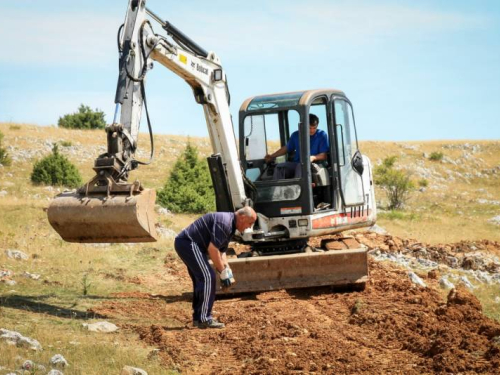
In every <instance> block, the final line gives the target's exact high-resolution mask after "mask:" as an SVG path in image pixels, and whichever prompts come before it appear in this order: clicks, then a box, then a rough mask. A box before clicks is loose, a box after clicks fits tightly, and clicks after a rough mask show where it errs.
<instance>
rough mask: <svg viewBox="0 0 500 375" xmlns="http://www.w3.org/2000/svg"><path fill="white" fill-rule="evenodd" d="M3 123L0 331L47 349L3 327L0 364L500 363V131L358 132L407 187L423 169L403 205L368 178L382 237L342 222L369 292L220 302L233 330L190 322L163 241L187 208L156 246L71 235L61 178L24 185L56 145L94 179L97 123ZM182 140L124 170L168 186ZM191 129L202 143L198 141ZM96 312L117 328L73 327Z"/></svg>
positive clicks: (186, 290) (185, 289)
mask: <svg viewBox="0 0 500 375" xmlns="http://www.w3.org/2000/svg"><path fill="white" fill-rule="evenodd" d="M0 131H1V132H2V133H3V134H4V135H5V137H4V140H3V146H4V147H5V148H6V149H7V151H8V153H9V155H10V156H11V158H12V160H13V163H12V165H11V166H2V167H0V329H6V330H9V331H16V332H19V333H20V334H22V335H24V336H27V337H31V338H33V339H36V340H38V342H39V343H40V345H41V346H43V351H32V350H30V349H29V348H28V349H26V348H22V347H16V346H13V345H9V344H7V343H6V342H5V340H2V339H0V353H2V355H1V356H0V374H4V373H5V374H6V373H9V372H11V371H15V370H19V369H20V367H21V366H22V365H23V363H24V362H25V361H26V360H28V359H29V360H32V361H34V362H35V363H37V364H40V365H43V366H44V367H46V369H47V371H48V370H49V366H50V364H49V362H50V358H52V357H53V356H54V355H56V354H62V355H63V356H64V357H65V358H66V359H67V360H68V362H69V367H67V368H65V369H64V373H65V374H83V373H85V374H107V373H119V372H120V370H121V369H122V368H123V367H124V366H125V365H130V366H134V367H139V368H143V369H145V370H146V371H148V373H149V374H165V373H179V372H182V373H214V374H217V373H270V374H274V373H292V372H306V373H307V372H317V373H332V374H335V373H349V374H359V373H367V374H368V373H400V372H403V371H404V372H406V373H409V374H420V373H434V372H445V373H495V372H496V373H500V372H499V371H498V369H499V368H500V324H499V321H500V297H499V296H500V261H499V260H498V258H499V257H500V141H453V142H452V141H432V142H361V143H360V148H361V150H362V152H363V153H365V154H366V155H368V156H369V157H370V159H371V160H372V162H373V164H374V165H376V164H378V163H380V162H381V161H382V160H383V159H384V158H385V157H388V156H392V155H396V156H397V157H398V160H397V165H398V166H400V167H401V168H403V169H407V170H408V171H410V172H411V173H412V176H413V179H414V180H415V181H416V182H417V184H418V182H419V181H422V180H426V181H427V183H426V184H423V183H421V186H420V190H416V191H415V192H413V193H412V195H411V199H410V200H409V201H408V204H407V206H406V207H405V210H403V211H400V212H389V211H384V209H383V207H384V205H385V204H386V203H385V197H384V194H383V192H382V191H380V190H379V189H378V188H377V201H378V202H379V208H380V209H381V210H380V213H379V220H378V223H377V224H378V226H380V227H382V228H384V229H385V230H386V231H387V232H388V233H385V234H378V233H374V232H365V231H359V232H353V233H348V234H347V235H351V236H353V237H354V238H355V239H356V240H357V241H358V242H360V243H361V244H363V245H364V246H366V247H367V248H368V249H369V250H370V254H371V255H370V269H371V273H370V282H369V283H368V285H367V287H366V289H365V290H364V291H361V292H359V291H358V292H352V291H349V293H344V292H345V291H338V290H335V291H332V290H331V289H330V288H316V289H314V290H311V289H304V290H301V291H276V292H268V293H261V294H258V295H248V296H240V297H238V298H227V299H223V300H220V301H217V302H216V305H215V310H216V314H217V315H218V316H220V317H221V319H222V320H223V321H224V322H226V323H227V324H228V327H227V328H226V329H225V330H222V331H217V332H213V331H203V330H195V329H192V328H190V325H189V323H190V298H191V296H190V280H189V277H188V275H187V272H186V270H185V268H184V266H183V265H182V263H181V262H180V261H179V259H178V258H177V256H176V255H175V252H174V251H173V248H172V240H173V237H172V234H173V233H174V232H177V231H179V230H180V229H181V228H183V227H184V226H185V225H187V224H188V223H189V222H191V221H192V220H193V219H194V216H190V215H172V214H171V213H168V212H165V211H163V212H162V213H161V215H160V217H159V219H160V223H161V226H162V227H163V229H164V230H163V231H162V233H163V235H162V237H161V239H160V241H159V242H157V243H154V244H137V245H129V244H121V245H99V246H96V245H81V244H68V243H65V242H63V241H62V240H60V238H59V236H58V235H57V234H56V233H55V232H54V231H53V230H52V229H51V228H50V226H49V225H48V223H47V220H46V213H45V211H44V209H45V208H46V207H47V205H48V203H49V201H50V199H52V197H53V196H54V195H55V194H56V193H57V192H58V191H59V189H58V188H53V187H43V186H33V185H32V184H31V183H30V180H29V175H30V172H31V168H32V165H33V163H34V161H36V160H37V159H39V158H41V157H43V156H44V155H46V154H48V153H49V152H50V151H51V149H52V146H53V144H54V143H55V142H60V143H61V142H62V143H61V147H60V151H61V153H63V154H64V155H66V156H67V157H68V158H69V159H70V160H71V161H72V162H73V163H75V164H76V165H77V167H78V169H79V170H80V172H81V173H82V175H83V178H84V179H89V178H90V177H92V176H93V171H92V168H91V166H92V163H93V160H94V158H95V157H96V156H97V155H98V154H100V153H102V152H104V151H105V147H106V144H105V142H106V141H105V134H104V132H103V131H75V130H65V129H58V128H54V127H37V126H32V125H24V124H9V123H3V124H0ZM187 141H188V138H187V137H180V136H167V135H161V136H155V147H156V155H155V157H156V161H155V163H154V164H153V165H152V166H148V167H141V168H140V169H139V170H138V171H135V172H134V174H133V176H132V179H135V178H138V179H140V180H141V181H142V182H143V184H144V185H146V186H149V187H154V188H160V187H162V185H163V184H164V182H165V181H166V179H167V177H168V173H169V170H170V168H171V167H172V166H173V162H174V161H175V159H176V158H177V156H179V155H180V154H181V152H182V151H183V149H184V147H185V145H186V142H187ZM190 141H191V142H192V143H193V144H195V145H196V146H197V147H198V148H199V150H200V153H201V154H202V155H204V156H206V155H209V154H210V143H209V140H208V139H207V138H198V137H191V138H190ZM148 143H149V141H148V137H147V135H146V134H141V137H140V145H141V146H142V147H144V148H143V149H142V150H141V151H140V152H139V158H140V159H142V160H147V159H148V158H149V146H148ZM433 152H440V153H442V154H443V157H442V159H441V160H440V161H433V160H431V158H430V155H431V154H432V153H433ZM423 185H426V186H423ZM16 254H18V255H19V256H18V257H17V258H18V259H16ZM21 254H24V255H25V256H23V255H21ZM413 275H414V276H417V278H416V279H415V278H414V276H413ZM235 276H236V277H237V275H235ZM412 280H413V281H412ZM415 280H417V281H415ZM418 280H420V281H422V282H423V283H424V284H425V286H423V285H422V284H419V282H418ZM445 281H446V282H448V284H446V283H445ZM451 283H452V284H454V286H456V288H451V287H450V285H451ZM103 320H107V321H109V322H113V323H114V324H116V325H117V326H118V327H119V328H120V329H119V331H118V332H115V333H110V334H104V333H92V332H89V331H87V330H86V329H85V328H84V327H83V326H82V323H91V322H96V321H103ZM0 336H2V333H0ZM36 373H46V372H43V371H42V370H41V369H40V370H39V371H38V372H36Z"/></svg>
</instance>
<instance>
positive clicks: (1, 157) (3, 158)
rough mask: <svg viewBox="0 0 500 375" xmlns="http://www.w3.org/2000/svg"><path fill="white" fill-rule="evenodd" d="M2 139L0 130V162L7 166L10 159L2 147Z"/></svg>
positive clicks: (10, 161)
mask: <svg viewBox="0 0 500 375" xmlns="http://www.w3.org/2000/svg"><path fill="white" fill-rule="evenodd" d="M2 141H3V133H2V132H0V164H2V165H5V166H9V165H10V164H11V163H12V160H11V158H10V156H9V154H8V153H7V150H6V149H5V148H3V147H2Z"/></svg>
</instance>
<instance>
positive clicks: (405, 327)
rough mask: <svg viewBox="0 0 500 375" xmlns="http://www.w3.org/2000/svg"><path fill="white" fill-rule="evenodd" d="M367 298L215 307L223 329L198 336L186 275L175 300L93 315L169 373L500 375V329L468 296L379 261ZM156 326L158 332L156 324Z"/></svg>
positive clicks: (121, 305)
mask: <svg viewBox="0 0 500 375" xmlns="http://www.w3.org/2000/svg"><path fill="white" fill-rule="evenodd" d="M370 269H371V275H370V277H371V279H370V281H369V283H368V285H367V287H366V289H365V290H364V291H362V292H349V293H344V292H342V291H338V290H336V291H333V290H331V289H330V288H315V289H303V290H295V291H283V290H282V291H275V292H268V293H261V294H256V295H253V294H252V295H246V296H240V297H237V298H230V299H222V300H218V301H217V302H216V304H215V311H214V314H215V315H216V316H217V317H219V318H220V319H221V320H222V321H223V322H225V323H226V324H227V327H226V328H225V329H223V330H198V329H193V328H191V325H190V321H191V316H190V315H191V312H190V302H189V301H190V294H189V293H186V292H187V291H188V290H189V288H190V287H189V282H188V279H187V275H180V277H181V278H182V280H180V281H181V284H180V287H179V290H173V291H172V293H173V294H172V295H169V296H151V295H140V294H131V295H130V298H124V297H127V296H126V295H123V293H122V294H121V295H120V296H121V297H122V299H121V300H115V301H108V302H105V303H104V304H103V305H101V307H100V308H98V309H96V310H95V311H94V312H97V313H99V314H101V315H106V316H108V317H109V318H116V320H120V318H123V317H127V319H126V322H127V323H125V324H122V328H124V329H130V330H133V331H134V332H137V333H138V334H139V336H140V337H141V339H142V340H144V342H145V343H147V344H148V345H150V346H151V347H152V348H158V349H160V351H159V356H160V358H161V360H162V361H163V363H164V364H165V366H166V367H167V368H175V369H178V370H179V371H182V372H183V373H193V374H194V373H196V374H200V373H201V374H205V373H206V374H220V373H227V374H229V373H230V374H235V373H237V374H239V373H241V374H252V373H253V374H257V373H258V374H279V373H291V372H306V373H308V372H317V373H331V374H336V373H347V374H363V373H365V374H368V373H370V374H372V373H403V372H405V373H408V374H422V373H433V372H453V373H460V372H462V373H490V374H491V373H500V370H499V368H500V345H499V344H498V342H499V341H500V339H499V337H500V324H498V323H497V322H495V321H493V320H491V319H489V318H487V317H485V316H484V315H483V314H482V311H481V305H480V303H479V301H478V300H477V299H476V298H475V297H474V296H473V295H471V294H470V293H469V292H468V291H467V290H465V289H463V288H458V289H453V290H452V291H451V292H450V294H449V295H448V298H447V299H445V298H443V296H442V295H441V294H440V293H439V292H438V286H437V280H435V279H434V278H433V276H432V275H431V277H428V278H426V280H425V281H426V283H427V285H429V286H430V287H429V288H421V287H418V286H416V285H414V284H412V283H411V281H410V280H409V278H408V274H407V271H404V270H401V269H396V268H393V266H391V265H390V264H385V263H378V262H374V261H372V262H371V264H370ZM152 320H154V321H156V322H161V323H154V324H151V323H149V322H151V321H152Z"/></svg>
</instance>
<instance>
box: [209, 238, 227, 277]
mask: <svg viewBox="0 0 500 375" xmlns="http://www.w3.org/2000/svg"><path fill="white" fill-rule="evenodd" d="M225 255H226V254H224V256H221V252H220V251H219V249H217V248H216V247H215V245H214V244H213V243H212V242H210V244H209V245H208V256H209V257H210V259H212V262H213V263H214V266H215V269H216V270H217V271H218V272H222V271H223V270H224V268H225V267H226V264H227V259H226V257H225ZM223 257H224V259H225V260H226V261H225V262H224V259H223Z"/></svg>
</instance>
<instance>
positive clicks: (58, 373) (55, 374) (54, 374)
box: [47, 369, 64, 375]
mask: <svg viewBox="0 0 500 375" xmlns="http://www.w3.org/2000/svg"><path fill="white" fill-rule="evenodd" d="M47 375H64V373H62V372H61V371H59V370H54V369H52V370H50V371H49V372H48V373H47Z"/></svg>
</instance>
